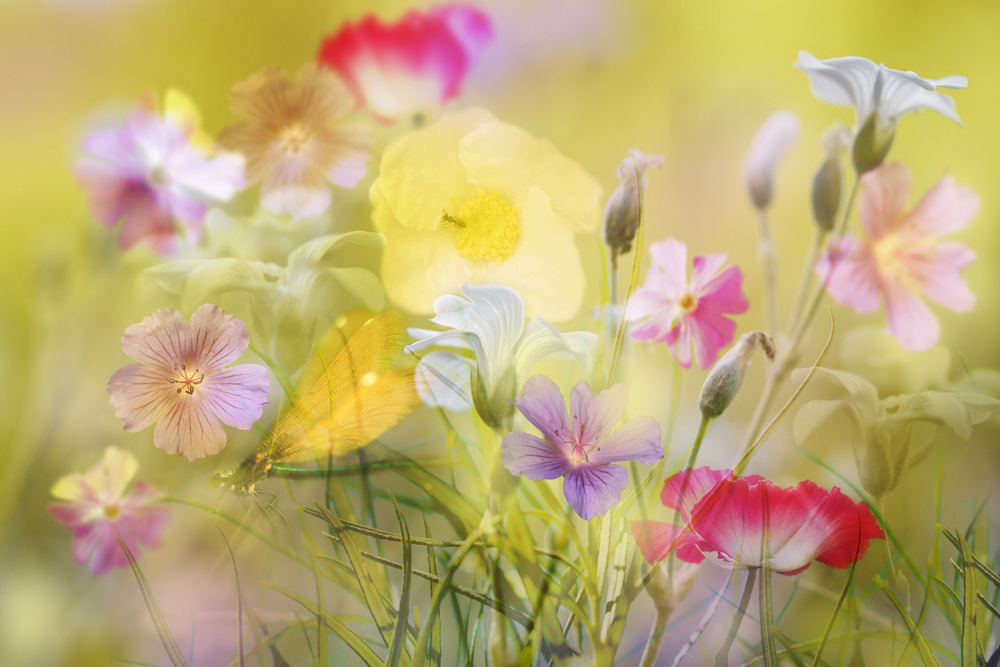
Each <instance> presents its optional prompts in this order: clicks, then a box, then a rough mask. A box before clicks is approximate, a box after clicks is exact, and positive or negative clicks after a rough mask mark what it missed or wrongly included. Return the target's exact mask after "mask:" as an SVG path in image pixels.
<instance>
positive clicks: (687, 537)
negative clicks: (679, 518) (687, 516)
mask: <svg viewBox="0 0 1000 667" xmlns="http://www.w3.org/2000/svg"><path fill="white" fill-rule="evenodd" d="M629 529H630V530H631V531H632V537H633V538H634V539H635V543H636V545H637V546H638V547H639V551H641V552H642V555H643V557H644V558H645V559H646V562H647V563H649V564H650V565H653V564H654V563H658V562H659V561H661V560H663V559H664V558H666V557H667V556H668V555H670V552H671V551H674V550H676V551H677V557H678V558H680V559H681V560H682V561H684V562H685V563H700V562H701V561H703V560H705V556H704V555H703V554H702V553H701V551H699V550H698V547H697V546H696V544H697V543H698V541H699V540H698V536H697V535H695V534H694V533H692V532H691V531H689V530H685V529H684V528H681V527H679V526H674V525H671V524H669V523H662V522H660V521H630V522H629Z"/></svg>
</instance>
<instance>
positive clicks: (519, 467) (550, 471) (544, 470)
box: [500, 431, 570, 480]
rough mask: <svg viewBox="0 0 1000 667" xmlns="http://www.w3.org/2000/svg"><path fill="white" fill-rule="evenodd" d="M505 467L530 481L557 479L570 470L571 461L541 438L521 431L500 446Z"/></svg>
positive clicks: (509, 434) (513, 434) (513, 473)
mask: <svg viewBox="0 0 1000 667" xmlns="http://www.w3.org/2000/svg"><path fill="white" fill-rule="evenodd" d="M500 456H501V458H502V460H503V466H504V467H505V468H506V469H507V470H508V472H510V474H512V475H525V476H526V477H527V478H528V479H534V480H541V479H556V478H559V477H562V476H563V475H564V474H565V473H566V471H567V470H568V469H569V465H570V464H569V459H567V458H566V455H565V454H563V453H562V452H559V451H558V450H556V449H555V448H554V447H553V446H552V445H550V444H549V443H547V442H545V441H544V440H542V439H541V438H539V437H537V436H534V435H531V434H529V433H522V432H521V431H512V432H511V433H508V434H507V435H505V436H504V438H503V442H502V443H501V444H500Z"/></svg>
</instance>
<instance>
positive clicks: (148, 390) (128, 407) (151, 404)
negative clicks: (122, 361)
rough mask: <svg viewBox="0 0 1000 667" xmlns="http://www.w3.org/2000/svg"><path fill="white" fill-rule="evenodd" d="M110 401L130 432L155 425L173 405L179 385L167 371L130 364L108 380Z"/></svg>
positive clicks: (117, 415)
mask: <svg viewBox="0 0 1000 667" xmlns="http://www.w3.org/2000/svg"><path fill="white" fill-rule="evenodd" d="M107 392H108V394H110V396H111V398H110V399H109V400H108V403H110V404H111V406H112V407H113V408H114V409H115V416H116V417H118V418H119V419H121V420H122V426H123V427H124V428H125V430H126V431H127V432H129V433H138V432H139V431H141V430H143V429H145V428H148V427H150V426H152V425H153V424H154V423H155V422H156V421H157V420H158V419H160V418H161V417H163V415H164V414H166V413H167V411H168V410H169V409H170V406H171V405H172V403H173V401H174V399H175V397H176V394H177V387H176V386H175V385H174V384H173V383H171V381H170V378H168V377H167V376H166V375H165V374H164V372H163V371H161V370H158V369H153V368H149V367H146V366H140V365H139V364H129V365H128V366H123V367H122V368H119V369H118V370H117V371H115V372H114V374H113V375H112V376H111V378H110V379H109V380H108V387H107Z"/></svg>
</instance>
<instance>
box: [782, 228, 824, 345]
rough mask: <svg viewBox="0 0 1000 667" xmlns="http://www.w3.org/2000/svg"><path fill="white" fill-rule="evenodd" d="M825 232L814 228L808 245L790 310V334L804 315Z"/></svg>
mask: <svg viewBox="0 0 1000 667" xmlns="http://www.w3.org/2000/svg"><path fill="white" fill-rule="evenodd" d="M826 236H827V232H826V231H824V230H822V229H820V228H819V227H816V228H815V229H813V236H812V241H810V243H809V254H808V255H806V261H805V262H804V263H803V264H802V278H801V280H800V281H799V293H798V295H796V297H795V308H794V309H793V310H792V319H791V321H789V323H788V331H789V332H792V331H795V329H796V328H798V324H799V320H801V319H802V316H803V315H804V314H805V312H804V311H805V307H806V297H808V296H809V287H810V286H811V285H812V275H813V272H814V271H815V270H816V258H817V257H819V251H820V250H821V249H822V248H823V245H824V244H825V243H826Z"/></svg>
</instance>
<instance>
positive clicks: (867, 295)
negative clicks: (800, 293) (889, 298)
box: [816, 238, 882, 313]
mask: <svg viewBox="0 0 1000 667" xmlns="http://www.w3.org/2000/svg"><path fill="white" fill-rule="evenodd" d="M831 257H832V259H831ZM831 268H832V274H831ZM816 273H818V274H819V276H820V280H824V279H826V290H827V291H828V292H829V293H830V295H831V296H832V297H833V299H834V301H836V302H837V303H839V304H841V305H846V306H850V307H851V308H853V309H854V310H855V311H856V312H859V313H872V312H875V311H876V310H878V307H879V303H880V301H881V300H880V298H879V297H880V295H881V291H882V285H881V282H882V280H881V277H880V274H879V265H878V258H877V257H876V256H875V253H874V252H873V251H872V249H871V247H870V246H869V245H868V244H866V243H864V242H862V241H860V240H858V239H853V238H846V239H841V240H840V241H838V242H837V243H836V244H834V246H833V247H832V248H831V249H830V251H829V253H827V254H826V255H824V256H823V257H821V258H820V259H819V260H817V262H816ZM828 275H829V278H828V279H827V276H828Z"/></svg>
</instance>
